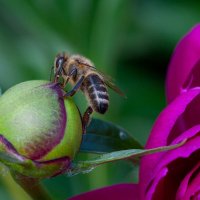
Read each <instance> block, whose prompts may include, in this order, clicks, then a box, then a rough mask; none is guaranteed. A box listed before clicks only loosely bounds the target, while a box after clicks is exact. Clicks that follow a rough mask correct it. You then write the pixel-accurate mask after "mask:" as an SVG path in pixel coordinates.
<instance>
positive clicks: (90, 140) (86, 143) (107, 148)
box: [80, 119, 143, 153]
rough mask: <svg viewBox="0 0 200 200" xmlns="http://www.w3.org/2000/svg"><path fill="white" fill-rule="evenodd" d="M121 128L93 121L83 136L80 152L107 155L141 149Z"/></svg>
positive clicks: (101, 121) (96, 120) (108, 123)
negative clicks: (113, 152)
mask: <svg viewBox="0 0 200 200" xmlns="http://www.w3.org/2000/svg"><path fill="white" fill-rule="evenodd" d="M142 148H143V147H142V145H140V144H139V142H137V141H136V140H135V139H134V138H133V137H132V136H131V135H130V134H128V133H127V131H125V130H124V129H123V128H121V127H119V126H117V125H115V124H113V123H110V122H106V121H103V120H99V119H93V120H92V121H91V123H90V126H89V127H88V129H87V133H86V134H84V135H83V141H82V144H81V148H80V151H82V152H89V153H108V152H112V151H120V150H125V149H142Z"/></svg>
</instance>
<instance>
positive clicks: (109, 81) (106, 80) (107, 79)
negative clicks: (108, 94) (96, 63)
mask: <svg viewBox="0 0 200 200" xmlns="http://www.w3.org/2000/svg"><path fill="white" fill-rule="evenodd" d="M93 69H94V70H95V71H97V72H98V73H99V74H100V75H101V76H102V77H103V80H104V83H105V84H106V85H107V86H108V87H109V88H111V89H112V90H114V91H115V92H116V93H118V94H119V95H120V96H122V97H125V98H126V95H125V94H124V93H123V92H122V91H121V90H120V89H119V88H118V87H117V86H116V85H115V84H114V83H113V79H112V77H110V76H108V75H105V74H104V73H103V72H100V71H98V70H97V69H96V68H93Z"/></svg>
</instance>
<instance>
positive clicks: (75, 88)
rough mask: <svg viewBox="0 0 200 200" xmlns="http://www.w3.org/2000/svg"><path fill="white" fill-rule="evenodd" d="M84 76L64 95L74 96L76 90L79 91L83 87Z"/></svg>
mask: <svg viewBox="0 0 200 200" xmlns="http://www.w3.org/2000/svg"><path fill="white" fill-rule="evenodd" d="M84 78H85V77H84V76H82V77H81V78H80V79H79V80H78V82H77V83H76V85H75V86H74V87H73V88H72V89H71V91H69V92H67V93H66V94H65V95H64V97H69V96H73V95H74V94H75V93H76V92H77V90H78V89H79V88H80V87H81V85H82V83H83V81H84Z"/></svg>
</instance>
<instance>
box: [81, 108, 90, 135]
mask: <svg viewBox="0 0 200 200" xmlns="http://www.w3.org/2000/svg"><path fill="white" fill-rule="evenodd" d="M92 113H93V109H92V107H90V106H89V107H88V108H87V110H86V111H85V113H84V115H83V118H82V123H83V133H86V128H87V126H88V125H89V124H90V121H91V117H90V115H91V114H92Z"/></svg>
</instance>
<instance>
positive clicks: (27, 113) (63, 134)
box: [0, 81, 82, 178]
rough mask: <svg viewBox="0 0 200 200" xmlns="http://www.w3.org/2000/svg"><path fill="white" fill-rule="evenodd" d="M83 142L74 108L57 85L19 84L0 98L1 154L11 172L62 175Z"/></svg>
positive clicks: (43, 83) (47, 83) (42, 83)
mask: <svg viewBox="0 0 200 200" xmlns="http://www.w3.org/2000/svg"><path fill="white" fill-rule="evenodd" d="M81 139H82V122H81V117H80V114H79V111H78V109H77V107H76V105H75V104H74V103H73V101H72V100H71V99H70V98H67V99H65V100H64V99H63V91H62V90H61V89H60V87H59V86H58V85H57V84H54V83H49V82H47V81H27V82H24V83H20V84H18V85H16V86H14V87H12V88H11V89H9V90H8V91H7V92H5V93H4V94H3V95H2V96H1V97H0V153H4V154H5V155H6V157H5V155H4V157H5V158H6V159H3V160H2V157H1V158H0V159H1V162H3V163H4V164H6V165H7V166H8V167H9V168H10V169H11V171H14V172H15V171H16V172H18V173H20V174H22V175H25V176H29V177H33V178H44V177H51V176H55V175H58V174H61V173H64V172H65V171H66V170H67V169H68V168H69V166H70V161H71V160H72V159H73V158H74V156H75V155H76V153H77V151H78V150H79V146H80V143H81Z"/></svg>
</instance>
